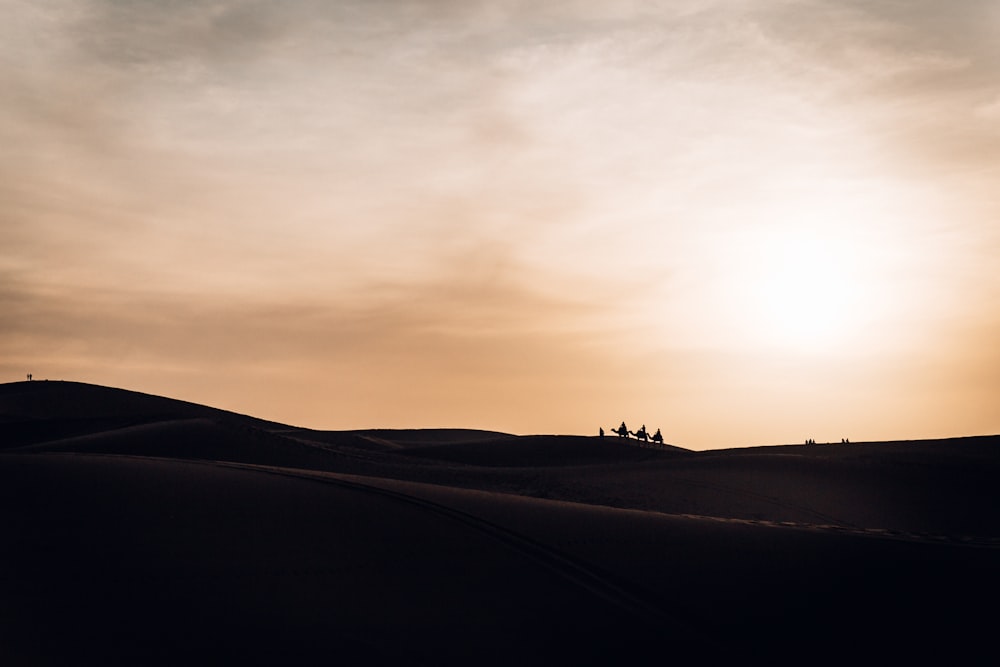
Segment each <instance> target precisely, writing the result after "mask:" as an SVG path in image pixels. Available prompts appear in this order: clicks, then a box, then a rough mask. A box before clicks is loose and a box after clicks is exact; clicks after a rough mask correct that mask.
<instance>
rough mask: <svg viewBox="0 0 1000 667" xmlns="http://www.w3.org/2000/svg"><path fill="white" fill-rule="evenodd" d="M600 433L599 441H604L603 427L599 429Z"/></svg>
mask: <svg viewBox="0 0 1000 667" xmlns="http://www.w3.org/2000/svg"><path fill="white" fill-rule="evenodd" d="M600 432H601V440H604V427H603V426H602V427H601V428H600Z"/></svg>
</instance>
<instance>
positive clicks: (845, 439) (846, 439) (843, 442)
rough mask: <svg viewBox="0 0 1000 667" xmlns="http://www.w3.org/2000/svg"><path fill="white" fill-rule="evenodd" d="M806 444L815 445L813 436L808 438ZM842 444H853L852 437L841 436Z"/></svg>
mask: <svg viewBox="0 0 1000 667" xmlns="http://www.w3.org/2000/svg"><path fill="white" fill-rule="evenodd" d="M806 444H807V445H815V444H816V441H815V440H813V439H812V438H808V439H807V440H806ZM840 444H842V445H849V444H851V439H850V438H841V439H840Z"/></svg>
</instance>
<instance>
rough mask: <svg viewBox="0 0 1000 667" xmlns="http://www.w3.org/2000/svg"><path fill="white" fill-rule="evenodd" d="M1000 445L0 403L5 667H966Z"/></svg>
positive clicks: (33, 397) (991, 557)
mask: <svg viewBox="0 0 1000 667" xmlns="http://www.w3.org/2000/svg"><path fill="white" fill-rule="evenodd" d="M998 449H1000V438H997V437H982V438H963V439H954V440H941V441H920V442H897V443H861V444H851V445H816V446H776V447H760V448H745V449H734V450H723V451H712V452H691V451H688V450H684V449H681V448H678V447H669V446H668V447H656V448H653V447H648V448H644V447H639V446H637V445H636V444H635V443H634V441H633V444H623V443H620V442H619V441H618V440H617V439H607V440H603V441H602V440H600V439H598V438H584V437H573V436H528V437H515V436H510V435H507V434H502V433H495V432H488V431H468V430H455V429H451V430H422V431H389V430H372V431H351V432H316V431H309V430H306V429H298V428H294V427H290V426H285V425H281V424H276V423H273V422H267V421H263V420H258V419H253V418H250V417H245V416H241V415H236V414H233V413H229V412H225V411H220V410H214V409H212V408H207V407H204V406H198V405H194V404H190V403H184V402H180V401H172V400H170V399H165V398H160V397H154V396H146V395H143V394H136V393H132V392H125V391H122V390H116V389H110V388H105V387H96V386H92V385H83V384H78V383H68V382H33V383H14V384H6V385H0V531H2V532H0V535H2V538H0V540H2V549H0V554H2V555H0V566H2V567H0V661H2V663H3V664H12V665H19V664H25V665H35V664H59V665H62V664H305V663H309V664H338V663H342V664H407V665H409V664H427V665H452V664H463V665H464V664H470V663H472V664H487V665H501V664H503V665H508V664H524V665H533V664H538V665H541V664H545V665H553V664H572V665H580V664H595V665H596V664H600V665H604V664H615V663H622V664H629V663H631V664H669V663H671V662H678V661H679V662H681V663H682V664H692V663H694V662H704V663H707V664H715V663H718V662H721V661H722V660H725V661H727V662H730V661H733V660H738V661H740V662H741V663H744V664H774V663H793V662H794V663H816V662H819V663H832V662H843V661H844V660H852V661H856V662H861V663H863V664H867V663H871V662H874V661H876V660H879V661H882V660H891V661H893V662H894V663H898V662H899V661H901V660H909V659H913V660H916V659H917V658H920V659H921V660H922V661H924V660H942V661H947V662H948V663H956V662H965V661H972V660H975V661H980V662H981V661H985V660H987V659H989V658H990V656H992V655H994V653H995V640H994V632H995V630H994V625H995V623H994V621H995V618H996V613H995V610H994V609H993V606H994V605H995V601H996V600H997V599H998V598H997V595H998V593H1000V511H998V509H1000V485H998V484H997V480H998V473H1000V451H998Z"/></svg>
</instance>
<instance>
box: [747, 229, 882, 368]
mask: <svg viewBox="0 0 1000 667" xmlns="http://www.w3.org/2000/svg"><path fill="white" fill-rule="evenodd" d="M751 276H752V277H751V278H750V279H749V280H748V283H747V285H746V289H747V295H746V296H747V299H748V302H747V304H746V306H747V307H748V308H749V310H750V313H751V317H752V319H753V322H754V333H755V334H756V336H757V337H759V338H760V339H762V340H764V341H765V342H766V343H768V344H776V345H780V346H782V347H788V346H793V347H796V348H799V349H802V350H806V351H819V350H823V349H827V348H829V347H831V346H834V345H837V344H838V343H841V342H843V341H844V340H845V339H846V338H847V337H848V334H849V333H850V332H851V330H852V329H853V328H854V327H855V326H856V325H857V323H858V322H859V320H860V319H862V318H863V313H864V311H865V310H866V308H867V304H866V299H865V290H864V288H863V284H862V281H861V278H860V276H859V274H858V270H857V262H856V261H855V257H854V255H853V254H852V248H851V246H850V245H848V244H846V243H843V242H842V241H839V240H835V239H831V238H824V237H822V236H820V235H816V236H809V235H805V234H786V235H781V236H773V237H769V238H765V239H764V240H763V241H762V242H761V244H760V247H759V252H758V253H756V257H755V265H754V267H753V270H752V272H751Z"/></svg>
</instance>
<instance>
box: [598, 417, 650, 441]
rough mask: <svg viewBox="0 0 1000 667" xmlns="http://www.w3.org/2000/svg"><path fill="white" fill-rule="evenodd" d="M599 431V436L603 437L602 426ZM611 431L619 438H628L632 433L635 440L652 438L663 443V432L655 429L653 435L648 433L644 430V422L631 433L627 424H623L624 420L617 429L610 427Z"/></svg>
mask: <svg viewBox="0 0 1000 667" xmlns="http://www.w3.org/2000/svg"><path fill="white" fill-rule="evenodd" d="M600 432H601V437H602V438H603V437H604V427H603V426H602V427H601V429H600ZM611 432H612V433H614V434H616V435H617V436H618V437H619V438H625V439H628V437H629V436H630V435H634V436H635V438H636V440H642V441H643V442H649V441H651V440H652V441H653V442H658V443H660V444H661V445H662V444H663V434H662V433H660V429H656V433H654V434H653V435H649V433H648V432H647V431H646V425H645V424H643V425H642V428H640V429H639V430H638V431H636V432H634V433H633V432H632V431H630V430H628V426H626V425H625V422H622V424H621V426H619V427H618V428H617V429H614V428H613V429H611Z"/></svg>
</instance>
